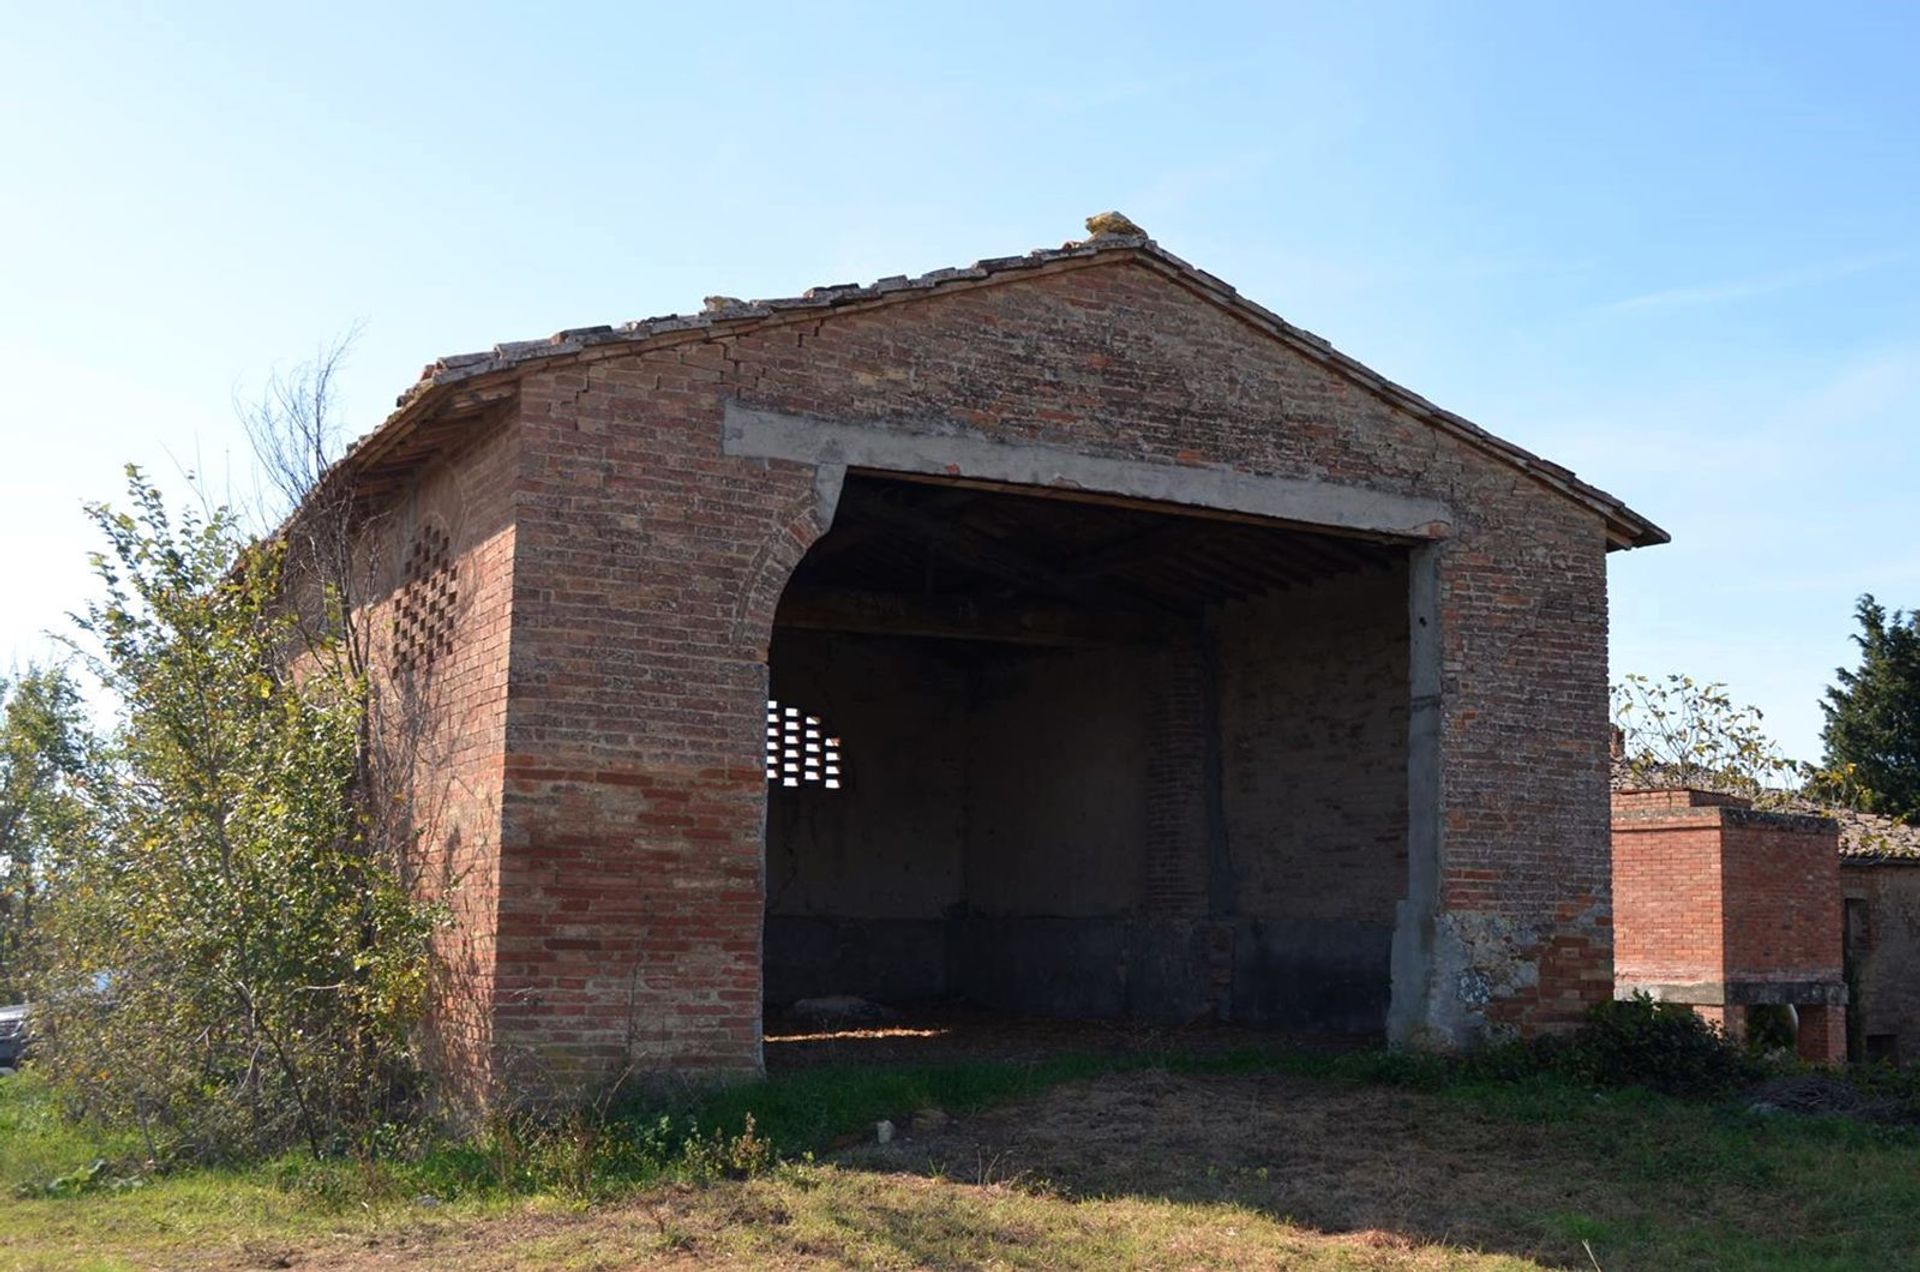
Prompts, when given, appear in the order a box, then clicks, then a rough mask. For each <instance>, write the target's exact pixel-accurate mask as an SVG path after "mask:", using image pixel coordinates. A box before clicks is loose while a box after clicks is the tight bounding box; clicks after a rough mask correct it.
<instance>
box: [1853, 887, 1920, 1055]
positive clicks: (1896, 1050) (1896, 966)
mask: <svg viewBox="0 0 1920 1272" xmlns="http://www.w3.org/2000/svg"><path fill="white" fill-rule="evenodd" d="M1840 880H1841V888H1842V893H1843V896H1844V898H1845V899H1846V900H1848V901H1852V902H1854V903H1856V907H1857V908H1856V909H1855V911H1854V916H1853V922H1851V923H1849V924H1848V937H1849V942H1850V948H1849V950H1848V956H1849V959H1850V961H1851V963H1852V964H1853V981H1852V988H1853V990H1854V993H1855V994H1856V995H1857V998H1856V999H1855V1002H1854V1005H1853V1010H1854V1011H1856V1012H1857V1013H1858V1014H1859V1017H1860V1019H1859V1021H1858V1022H1857V1024H1856V1025H1855V1032H1856V1034H1857V1035H1858V1039H1857V1040H1858V1043H1859V1045H1860V1047H1861V1051H1862V1053H1863V1054H1864V1055H1865V1056H1867V1057H1870V1058H1882V1057H1884V1058H1886V1059H1890V1060H1894V1061H1897V1062H1898V1063H1900V1064H1913V1063H1914V1062H1916V1061H1920V975H1916V971H1917V970H1920V860H1915V859H1912V858H1893V859H1891V860H1873V859H1869V858H1859V859H1855V860H1850V861H1845V862H1843V863H1842V866H1841V869H1840Z"/></svg>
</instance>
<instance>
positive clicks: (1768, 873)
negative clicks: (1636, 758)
mask: <svg viewBox="0 0 1920 1272" xmlns="http://www.w3.org/2000/svg"><path fill="white" fill-rule="evenodd" d="M1613 905H1614V931H1615V941H1614V951H1615V961H1614V978H1615V985H1616V989H1617V991H1618V992H1619V993H1621V994H1623V995H1624V994H1627V993H1631V992H1646V993H1650V994H1652V995H1653V996H1654V997H1656V998H1661V999H1665V1000H1669V1001H1675V1002H1683V1003H1688V1004H1691V1005H1692V1006H1694V1008H1695V1009H1696V1010H1698V1011H1699V1012H1700V1014H1701V1015H1703V1016H1705V1017H1706V1018H1707V1019H1709V1020H1712V1021H1713V1022H1714V1023H1716V1024H1719V1025H1722V1026H1723V1027H1724V1028H1725V1029H1726V1031H1727V1033H1728V1034H1729V1036H1732V1037H1736V1038H1737V1037H1739V1036H1741V1035H1742V1033H1743V1026H1744V1021H1745V1010H1746V1008H1748V1007H1749V1006H1752V1005H1755V1004H1761V1003H1782V1004H1791V1005H1793V1006H1794V1007H1795V1008H1796V1010H1797V1011H1798V1013H1799V1017H1800V1041H1801V1053H1802V1055H1803V1056H1805V1057H1806V1058H1808V1059H1811V1060H1841V1059H1844V1058H1845V1056H1846V1024H1845V1019H1846V1009H1845V1005H1844V1004H1845V990H1844V974H1843V966H1842V954H1841V951H1842V942H1841V935H1842V921H1841V889H1840V859H1839V828H1838V826H1837V825H1836V824H1835V823H1834V822H1832V821H1830V820H1827V819H1825V818H1821V817H1808V816H1798V815H1792V814H1783V813H1773V812H1765V811H1755V810H1754V809H1752V808H1751V807H1749V806H1748V804H1747V802H1746V801H1745V800H1741V799H1737V798H1734V797H1731V796H1725V795H1719V794H1714V793H1710V792H1705V791H1694V790H1655V791H1622V792H1618V793H1616V794H1615V795H1614V797H1613Z"/></svg>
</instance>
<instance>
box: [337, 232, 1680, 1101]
mask: <svg viewBox="0 0 1920 1272" xmlns="http://www.w3.org/2000/svg"><path fill="white" fill-rule="evenodd" d="M1089 228H1090V229H1093V230H1094V231H1095V233H1094V235H1093V237H1092V238H1090V239H1088V240H1086V241H1083V242H1079V243H1074V244H1069V245H1068V246H1067V247H1065V248H1062V249H1060V250H1057V251H1043V252H1036V253H1032V254H1030V255H1027V256H1022V257H1009V258H1003V259H998V260H988V261H982V262H979V263H978V264H976V265H974V266H972V267H969V268H965V269H955V270H942V271H937V272H936V273H933V274H929V275H926V276H923V277H920V278H913V279H909V278H892V279H885V280H882V281H881V282H879V283H876V284H873V285H871V286H864V287H856V286H837V287H824V288H816V289H814V290H813V291H811V292H808V293H807V294H806V295H805V296H803V297H799V298H795V299H792V300H778V301H769V302H752V303H742V302H736V301H731V300H727V299H725V298H714V299H712V300H710V301H709V302H708V305H707V308H706V311H705V312H703V313H701V314H698V315H694V316H689V317H672V318H665V319H657V320H652V321H648V322H641V323H633V324H629V325H627V326H624V327H599V328H588V329H583V330H576V331H567V332H562V333H560V334H559V335H557V336H554V337H553V338H551V339H549V340H539V341H531V342H526V343H522V344H512V345H502V346H499V347H498V348H496V349H494V350H493V351H491V352H488V353H483V354H473V355H467V356H464V357H458V358H448V359H444V360H442V361H440V362H438V363H435V364H434V365H432V366H430V367H429V368H428V369H427V371H426V373H425V375H424V377H423V379H422V380H421V382H420V384H419V385H417V386H416V387H415V388H414V389H413V390H412V391H411V392H410V393H408V394H407V396H406V397H405V398H403V399H402V402H401V405H400V408H399V410H397V411H396V412H395V413H394V414H393V416H392V417H390V418H389V419H388V420H387V422H386V423H385V424H384V425H383V426H382V427H381V428H380V429H379V430H378V431H377V432H375V433H374V434H372V435H370V436H369V437H367V438H366V439H363V440H362V441H361V442H360V443H359V444H358V445H357V446H356V447H355V448H354V449H353V450H352V452H351V453H350V454H349V456H348V457H347V459H346V460H345V461H343V466H342V469H341V473H342V475H343V476H345V477H347V478H350V479H351V480H352V481H353V482H354V483H355V484H356V486H357V488H358V489H360V491H361V492H362V494H363V496H364V502H365V506H366V507H367V508H368V509H369V511H371V512H374V513H378V514H381V515H380V516H379V517H378V518H377V519H376V521H375V522H373V524H376V525H378V526H379V527H380V529H379V533H378V543H379V547H378V551H377V555H379V556H380V559H381V560H383V561H386V562H388V563H389V566H388V574H389V577H390V583H391V586H392V588H393V595H392V596H391V597H389V598H388V599H387V600H386V601H383V602H382V604H383V605H390V606H392V607H394V609H395V611H396V615H397V617H398V618H400V619H401V620H403V621H399V622H397V624H396V625H395V626H393V628H392V630H393V632H394V633H395V638H396V640H397V641H399V642H401V643H402V644H404V645H405V646H406V655H405V656H406V659H407V660H408V661H407V666H408V667H409V668H411V670H410V671H409V672H408V673H407V674H408V675H409V676H411V677H413V678H415V679H420V680H426V679H431V680H432V681H433V686H434V693H433V700H434V701H435V702H436V703H438V704H440V708H439V710H440V712H441V714H440V717H439V719H438V723H437V726H436V727H437V728H438V729H439V730H440V731H441V733H442V734H443V735H444V738H445V740H446V741H447V746H446V748H445V753H446V754H447V755H448V756H449V757H451V758H450V759H449V760H448V762H447V763H445V764H443V765H442V764H436V765H432V766H426V767H423V770H422V776H421V783H422V786H423V797H422V800H421V803H422V805H423V807H429V806H430V807H432V808H433V809H435V810H436V813H435V821H434V823H433V825H432V827H431V828H430V837H429V845H430V847H431V848H432V850H433V851H434V852H435V853H436V854H438V855H439V858H440V859H441V860H443V861H444V862H445V863H447V865H446V868H445V870H444V872H443V884H442V885H441V886H443V887H444V888H446V889H447V891H448V893H449V895H452V896H455V897H456V898H457V902H456V904H457V912H458V915H459V919H460V927H459V932H458V937H459V940H458V946H459V955H460V966H461V967H462V968H463V969H464V971H465V972H466V974H467V975H466V983H467V986H468V988H467V990H466V991H465V992H464V994H463V995H462V997H461V1002H460V1005H459V1007H458V1010H457V1011H456V1010H452V1009H450V1010H449V1012H448V1019H449V1021H457V1022H458V1032H460V1034H461V1037H460V1039H459V1041H458V1044H457V1045H458V1047H459V1048H460V1050H459V1051H457V1052H456V1054H457V1055H458V1056H460V1057H463V1058H462V1059H461V1060H460V1061H459V1063H461V1064H462V1065H463V1066H464V1067H465V1070H466V1071H467V1072H468V1073H469V1075H470V1076H474V1077H476V1078H477V1079H478V1080H480V1081H481V1082H482V1083H483V1084H484V1083H488V1082H491V1083H495V1084H497V1083H500V1082H503V1081H515V1080H518V1079H515V1078H514V1077H513V1076H512V1075H513V1072H514V1070H513V1066H514V1065H515V1064H518V1063H520V1062H522V1061H524V1062H526V1063H527V1064H529V1065H532V1066H535V1067H536V1068H537V1073H538V1076H537V1077H532V1078H528V1079H527V1080H529V1081H538V1082H541V1083H556V1084H567V1083H587V1082H592V1081H595V1080H598V1079H600V1078H603V1077H605V1076H607V1075H609V1074H612V1073H615V1072H626V1071H633V1070H641V1071H671V1072H679V1073H722V1072H751V1071H754V1070H756V1069H757V1068H758V1067H759V1066H760V1064H761V1027H762V1026H761V1020H762V1011H763V1005H764V1003H765V1001H766V1000H768V999H771V1000H773V1001H776V1002H777V1001H781V1000H784V999H787V998H792V997H796V996H799V995H802V994H808V993H816V992H823V991H830V992H841V993H859V994H867V995H869V996H875V997H886V998H892V999H894V1000H904V999H908V998H914V997H943V996H961V997H966V998H969V999H972V1000H973V1001H976V1002H979V1003H982V1004H985V1005H987V1006H991V1007H999V1008H1003V1009H1006V1010H1011V1011H1023V1012H1045V1013H1053V1014H1064V1015H1081V1016H1100V1015H1106V1016H1116V1015H1133V1016H1141V1017H1151V1018H1156V1019H1170V1020H1178V1019H1187V1018H1191V1017H1193V1016H1198V1015H1202V1014H1211V1015H1216V1016H1222V1017H1228V1018H1232V1019H1236V1020H1245V1021H1249V1022H1254V1023H1261V1022H1265V1023H1270V1024H1273V1025H1276V1026H1285V1027H1298V1028H1323V1029H1337V1030H1343V1031H1358V1032H1385V1033H1387V1034H1389V1035H1390V1036H1391V1037H1393V1038H1394V1039H1395V1040H1397V1041H1401V1042H1406V1043H1415V1044H1428V1045H1438V1046H1453V1045H1462V1044H1467V1043H1470V1042H1472V1041H1473V1040H1475V1039H1476V1038H1478V1037H1480V1036H1482V1035H1483V1034H1485V1033H1486V1032H1487V1031H1489V1030H1517V1031H1521V1032H1530V1031H1535V1030H1542V1029H1551V1028H1555V1027H1559V1026H1562V1025H1565V1024H1567V1023H1569V1022H1571V1021H1573V1020H1575V1019H1577V1018H1578V1016H1579V1014H1580V1013H1581V1011H1582V1010H1583V1009H1584V1008H1585V1007H1586V1006H1587V1005H1588V1004H1590V1003H1592V1002H1594V1001H1596V1000H1599V999H1603V998H1605V997H1606V996H1607V995H1608V994H1609V993H1610V992H1611V990H1612V945H1613V935H1612V931H1613V930H1612V918H1613V909H1612V904H1611V901H1610V896H1609V894H1610V876H1609V866H1608V813H1607V807H1608V806H1607V800H1608V786H1609V781H1608V754H1607V729H1606V723H1607V690H1606V680H1605V668H1606V664H1607V658H1606V640H1607V610H1606V569H1605V557H1606V553H1607V552H1608V551H1610V550H1613V549H1617V548H1629V547H1634V546H1640V545H1645V544H1653V543H1659V542H1663V541H1664V539H1665V535H1664V534H1663V533H1662V532H1661V531H1660V530H1659V529H1658V528H1656V527H1655V526H1653V525H1651V524H1650V523H1648V522H1647V521H1646V520H1644V519H1643V518H1641V517H1639V516H1637V515H1636V514H1634V513H1633V512H1631V511H1630V510H1628V509H1627V508H1625V507H1623V506H1622V505H1621V504H1620V503H1619V502H1618V501H1616V500H1614V499H1613V498H1611V497H1609V496H1607V495H1605V494H1604V493H1602V492H1600V491H1597V490H1595V489H1593V488H1592V487H1591V486H1588V485H1586V484H1584V483H1582V482H1580V481H1578V480H1577V479H1576V478H1575V477H1574V476H1573V475H1572V474H1571V473H1569V472H1568V471H1566V470H1565V469H1563V468H1559V467H1557V466H1555V465H1553V464H1550V463H1548V462H1546V461H1544V460H1541V459H1539V458H1537V457H1535V456H1533V455H1530V454H1528V453H1527V452H1525V451H1522V450H1520V449H1519V448H1517V447H1515V446H1512V445H1510V444H1508V443H1506V442H1503V441H1501V440H1499V439H1498V438H1495V437H1493V436H1492V435H1490V434H1488V433H1486V432H1485V431H1483V430H1482V429H1480V428H1478V427H1476V426H1474V425H1473V424H1471V423H1469V422H1468V421H1466V420H1463V419H1461V418H1460V417H1458V416H1455V415H1452V414H1449V413H1447V412H1445V411H1442V410H1440V409H1438V408H1436V407H1434V406H1433V405H1431V404H1430V403H1428V402H1426V401H1424V400H1422V399H1421V398H1419V397H1417V396H1415V395H1414V394H1412V393H1410V392H1408V391H1407V390H1405V389H1402V388H1400V387H1398V386H1396V385H1394V384H1391V383H1389V382H1387V381H1386V380H1383V379H1382V378H1380V377H1379V376H1378V375H1376V374H1374V373H1373V372H1371V371H1369V370H1367V369H1366V368H1365V367H1363V366H1361V365H1359V364H1358V363H1356V362H1354V361H1353V360H1352V359H1350V358H1347V357H1345V356H1343V355H1342V354H1340V353H1338V352H1337V351H1335V350H1333V349H1332V348H1331V347H1330V346H1328V345H1327V344H1326V342H1325V341H1322V340H1320V339H1318V338H1317V337H1314V336H1312V335H1309V334H1307V333H1306V332H1303V331H1301V330H1299V329H1298V328H1295V327H1293V326H1291V325H1289V324H1288V323H1286V322H1284V321H1283V320H1281V319H1280V318H1278V317H1276V316H1275V315H1274V314H1272V313H1270V312H1268V311H1267V310H1265V309H1263V308H1261V307H1260V306H1258V305H1256V304H1253V303H1251V302H1250V301H1248V300H1246V299H1245V298H1243V297H1241V296H1240V295H1239V294H1238V293H1236V292H1235V291H1234V289H1233V288H1232V287H1230V286H1228V285H1227V284H1226V283H1223V282H1221V281H1220V280H1219V279H1217V278H1214V277H1212V276H1211V275H1209V274H1206V273H1204V272H1203V271H1200V270H1198V269H1195V268H1193V267H1192V266H1189V265H1187V264H1186V263H1184V262H1182V261H1180V260H1178V259H1177V258H1175V257H1173V256H1171V255H1170V254H1168V253H1167V252H1165V251H1164V250H1162V249H1161V248H1159V247H1158V246H1156V245H1155V244H1154V243H1152V242H1151V241H1150V240H1148V239H1147V238H1145V237H1144V236H1143V235H1142V234H1140V233H1139V232H1138V231H1137V230H1136V229H1134V227H1132V226H1131V225H1129V224H1127V223H1126V222H1125V221H1124V219H1122V218H1107V219H1100V218H1096V220H1095V221H1093V222H1090V223H1089ZM423 544H424V547H423V546H422V545H423ZM398 659H399V655H398V654H396V665H398ZM529 1071H530V1072H532V1070H529Z"/></svg>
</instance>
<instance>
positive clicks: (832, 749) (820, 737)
mask: <svg viewBox="0 0 1920 1272" xmlns="http://www.w3.org/2000/svg"><path fill="white" fill-rule="evenodd" d="M767 780H768V781H769V782H778V783H779V784H780V785H781V786H802V785H809V784H813V783H818V784H819V785H821V786H824V787H825V788H826V789H828V790H830V791H837V790H839V789H840V739H839V738H830V737H828V736H827V735H826V727H825V726H824V725H822V724H821V723H820V717H819V716H810V715H807V714H805V713H803V712H802V711H801V710H800V708H798V707H783V706H781V705H780V704H779V703H778V702H776V701H774V700H773V699H772V698H769V699H767Z"/></svg>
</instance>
